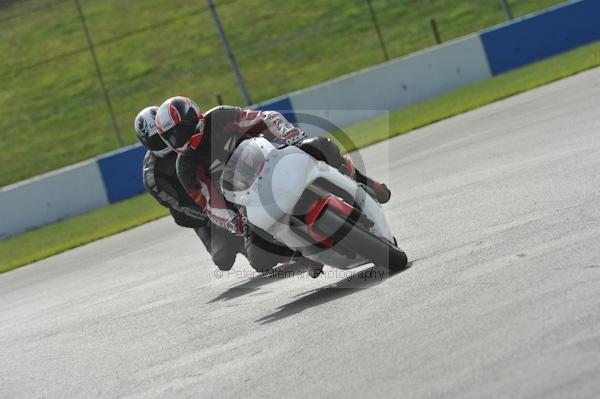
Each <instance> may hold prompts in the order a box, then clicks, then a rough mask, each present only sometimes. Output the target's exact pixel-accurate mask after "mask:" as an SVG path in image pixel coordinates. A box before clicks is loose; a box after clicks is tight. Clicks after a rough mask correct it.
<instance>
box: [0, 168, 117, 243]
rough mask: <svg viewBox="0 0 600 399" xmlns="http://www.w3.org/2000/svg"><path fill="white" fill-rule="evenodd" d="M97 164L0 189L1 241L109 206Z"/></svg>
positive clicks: (61, 171) (70, 169) (51, 173)
mask: <svg viewBox="0 0 600 399" xmlns="http://www.w3.org/2000/svg"><path fill="white" fill-rule="evenodd" d="M108 203H109V202H108V198H107V195H106V189H105V187H104V183H103V181H102V176H101V174H100V169H99V167H98V164H97V163H96V161H95V160H90V161H86V162H82V163H79V164H75V165H72V166H69V167H66V168H62V169H58V170H56V171H53V172H50V173H47V174H44V175H40V176H37V177H34V178H32V179H29V180H25V181H22V182H19V183H16V184H13V185H9V186H6V187H2V188H1V189H0V239H2V238H6V237H8V236H11V235H15V234H18V233H21V232H23V231H26V230H29V229H32V228H34V227H38V226H42V225H45V224H48V223H52V222H56V221H58V220H61V219H64V218H67V217H70V216H74V215H78V214H81V213H84V212H88V211H90V210H93V209H96V208H100V207H102V206H105V205H108Z"/></svg>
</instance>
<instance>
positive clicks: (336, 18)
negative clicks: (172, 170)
mask: <svg viewBox="0 0 600 399" xmlns="http://www.w3.org/2000/svg"><path fill="white" fill-rule="evenodd" d="M560 2H561V1H560V0H512V1H509V3H510V4H511V6H512V8H513V12H514V14H515V15H517V16H519V15H523V14H526V13H529V12H532V11H535V10H540V9H543V8H546V7H548V6H551V5H554V4H557V3H560ZM167 3H168V4H167ZM1 4H3V5H1V6H0V22H1V23H0V38H1V39H2V40H0V53H1V54H3V57H2V63H0V109H1V110H2V118H1V119H0V147H1V148H2V151H0V164H1V165H2V172H1V173H0V186H4V185H6V184H9V183H12V182H15V181H18V180H21V179H24V178H27V177H31V176H33V175H36V174H39V173H42V172H46V171H49V170H53V169H56V168H58V167H61V166H65V165H67V164H71V163H74V162H76V161H80V160H83V159H87V158H91V157H93V156H95V155H98V154H100V153H103V152H106V151H109V150H112V149H115V148H117V147H118V143H117V140H116V138H115V134H114V132H113V130H112V126H111V122H110V118H109V116H108V112H107V108H106V105H105V103H104V101H103V97H102V93H101V91H100V87H99V84H98V80H97V78H96V74H95V70H94V66H93V64H92V62H91V57H90V54H89V53H88V51H87V49H86V47H87V44H86V41H85V36H84V35H83V32H82V30H81V24H80V21H79V19H78V16H77V12H76V9H75V7H74V3H73V1H71V0H36V1H33V0H24V1H9V2H2V3H1ZM216 4H217V9H218V12H219V14H220V15H221V18H222V20H223V25H224V27H225V30H226V32H227V34H228V36H229V39H230V41H231V45H232V48H233V50H234V52H235V53H236V56H237V59H238V62H239V65H240V68H241V71H242V74H243V75H244V78H245V80H246V83H247V86H248V88H249V91H250V93H251V95H252V98H253V100H254V101H261V100H266V99H268V98H271V97H274V96H276V95H280V94H284V93H287V92H289V91H292V90H296V89H300V88H303V87H306V86H308V85H311V84H315V83H319V82H322V81H325V80H328V79H331V78H334V77H337V76H339V75H341V74H344V73H348V72H352V71H355V70H357V69H360V68H364V67H367V66H370V65H374V64H377V63H380V62H381V61H382V60H383V59H382V53H381V49H380V48H379V44H378V41H377V36H376V34H375V32H374V30H373V25H372V21H371V19H370V16H369V13H368V8H367V4H366V1H365V0H327V1H325V0H302V1H300V0H296V1H277V0H216ZM373 4H374V7H375V11H376V13H377V16H378V19H379V22H380V25H381V30H382V33H383V36H384V40H385V42H386V45H387V48H388V51H389V53H390V55H391V56H392V57H399V56H402V55H405V54H408V53H411V52H414V51H416V50H419V49H422V48H425V47H428V46H431V45H432V44H434V43H433V36H432V33H431V31H430V26H429V18H430V17H435V18H436V20H437V22H438V26H439V30H440V33H441V36H442V39H443V40H449V39H452V38H456V37H458V36H462V35H464V34H467V33H469V32H474V31H478V30H480V29H482V28H485V27H487V26H490V25H493V24H497V23H500V22H502V21H504V20H505V16H504V13H503V11H502V9H501V7H500V2H499V1H498V0H376V1H374V2H373ZM82 6H83V9H84V13H85V15H86V20H87V22H88V25H89V29H90V33H91V35H92V37H93V40H94V42H95V43H96V52H97V55H98V60H99V63H100V66H101V68H102V72H103V74H104V78H105V81H106V86H107V89H108V92H109V94H110V96H111V98H112V101H113V108H114V109H115V112H116V117H117V122H118V125H119V127H120V129H121V131H122V134H123V137H124V141H125V144H131V143H133V142H135V137H134V135H133V132H132V119H133V117H134V116H135V114H136V113H137V112H138V111H139V110H140V109H141V108H143V107H145V106H147V105H149V104H152V103H154V104H158V103H160V102H161V101H162V100H164V99H165V98H167V97H170V96H172V95H176V94H183V95H188V96H190V97H193V98H194V99H196V100H197V102H198V103H199V104H200V105H201V106H202V107H203V108H205V109H207V108H210V107H212V106H214V105H215V98H214V94H215V93H216V92H220V93H221V94H222V95H223V98H224V100H225V101H226V102H227V103H231V104H241V103H243V98H242V96H241V94H240V90H239V89H238V87H237V85H236V81H235V77H234V75H233V73H232V71H231V68H230V65H229V62H228V60H227V57H226V55H225V52H224V51H223V48H222V46H221V43H220V40H219V37H218V35H217V32H216V30H215V26H214V23H213V21H212V19H211V17H210V13H209V12H208V9H207V6H206V1H203V0H199V1H187V0H171V1H169V2H164V1H160V0H144V1H142V0H140V1H121V0H86V1H84V2H82Z"/></svg>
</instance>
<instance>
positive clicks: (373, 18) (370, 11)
mask: <svg viewBox="0 0 600 399" xmlns="http://www.w3.org/2000/svg"><path fill="white" fill-rule="evenodd" d="M366 1H367V5H368V6H369V13H370V14H371V19H372V20H373V26H374V27H375V32H377V37H378V38H379V44H380V45H381V51H383V56H384V57H385V60H386V61H388V60H389V59H390V56H389V55H388V52H387V49H386V48H385V42H384V41H383V36H381V30H380V29H379V22H378V21H377V16H376V15H375V11H374V10H373V4H371V2H372V1H373V0H366Z"/></svg>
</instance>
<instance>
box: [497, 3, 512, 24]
mask: <svg viewBox="0 0 600 399" xmlns="http://www.w3.org/2000/svg"><path fill="white" fill-rule="evenodd" d="M500 3H501V4H502V8H503V9H504V13H505V14H506V18H508V19H513V15H512V11H511V9H510V6H509V5H508V1H507V0H500Z"/></svg>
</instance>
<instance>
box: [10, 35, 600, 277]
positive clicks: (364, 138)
mask: <svg viewBox="0 0 600 399" xmlns="http://www.w3.org/2000/svg"><path fill="white" fill-rule="evenodd" d="M598 65H600V42H596V43H593V44H591V45H587V46H584V47H580V48H578V49H575V50H572V51H570V52H567V53H564V54H561V55H559V56H556V57H553V58H549V59H547V60H544V61H541V62H538V63H536V64H532V65H529V66H526V67H523V68H520V69H517V70H515V71H512V72H509V73H506V74H503V75H500V76H496V77H494V78H492V79H489V80H485V81H482V82H479V83H475V84H472V85H469V86H465V87H463V88H460V89H458V90H456V91H453V92H451V93H448V94H444V95H441V96H438V97H435V98H433V99H431V100H428V101H425V102H422V103H419V104H416V105H414V106H411V107H408V108H403V109H400V110H398V111H395V112H392V113H391V114H390V115H389V119H388V117H382V118H376V119H373V120H370V121H365V122H361V123H358V124H356V125H352V126H350V127H348V128H345V129H344V132H345V135H346V137H347V138H348V139H349V140H343V144H344V146H346V148H347V149H350V150H351V149H353V148H360V147H364V146H366V145H369V144H371V143H374V142H377V141H380V140H384V139H387V138H389V137H392V136H395V135H398V134H401V133H404V132H407V131H410V130H412V129H414V128H416V127H420V126H424V125H427V124H430V123H433V122H435V121H438V120H441V119H444V118H447V117H449V116H452V115H456V114H459V113H461V112H464V111H467V110H471V109H474V108H477V107H480V106H482V105H485V104H488V103H491V102H493V101H496V100H499V99H502V98H505V97H508V96H511V95H514V94H516V93H520V92H523V91H525V90H528V89H532V88H534V87H537V86H541V85H543V84H546V83H549V82H552V81H554V80H557V79H560V78H563V77H566V76H570V75H573V74H575V73H577V72H581V71H583V70H586V69H589V68H592V67H595V66H598ZM388 121H389V123H388ZM334 134H335V133H334ZM337 136H338V137H340V134H339V133H337ZM348 142H350V143H348ZM166 214H167V211H166V210H165V208H162V207H160V206H159V205H158V204H156V202H154V200H153V199H152V198H151V197H150V196H149V195H146V194H144V195H141V196H138V197H135V198H132V199H130V200H127V201H124V202H121V203H118V204H114V205H110V206H108V207H106V208H103V209H100V210H98V211H95V212H92V213H89V214H86V215H82V216H78V217H75V218H72V219H69V220H66V221H63V222H60V223H56V224H53V225H50V226H46V227H42V228H40V229H37V230H34V231H31V232H28V233H24V234H22V235H19V236H16V237H13V238H10V239H8V240H5V241H0V272H5V271H8V270H11V269H13V268H15V267H18V266H21V265H25V264H27V263H30V262H32V261H35V260H38V259H42V258H44V257H47V256H50V255H53V254H56V253H59V252H62V251H65V250H67V249H69V248H73V247H76V246H78V245H82V244H85V243H87V242H90V241H93V240H96V239H98V238H101V237H105V236H108V235H110V234H114V233H117V232H119V231H123V230H126V229H128V228H131V227H134V226H137V225H140V224H143V223H145V222H148V221H150V220H153V219H156V218H157V217H160V216H163V215H166Z"/></svg>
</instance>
